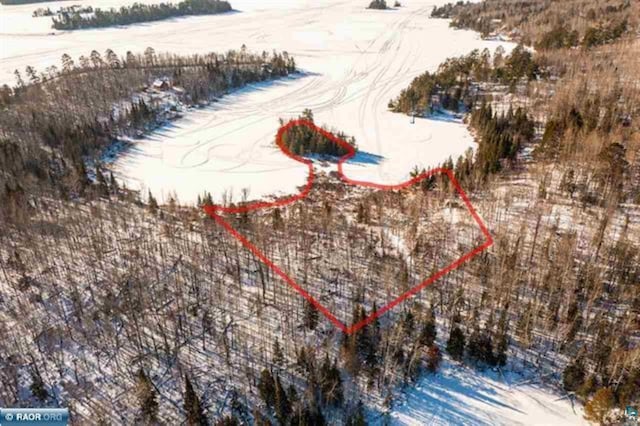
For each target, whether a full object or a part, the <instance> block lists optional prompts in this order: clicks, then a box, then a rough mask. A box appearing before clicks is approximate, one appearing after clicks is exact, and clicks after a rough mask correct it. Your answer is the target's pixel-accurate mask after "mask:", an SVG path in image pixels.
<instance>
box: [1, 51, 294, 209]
mask: <svg viewBox="0 0 640 426" xmlns="http://www.w3.org/2000/svg"><path fill="white" fill-rule="evenodd" d="M294 71H295V61H294V59H293V58H292V57H290V56H289V55H288V54H286V53H283V54H280V53H276V52H273V53H271V54H269V53H267V52H263V53H262V54H251V53H248V52H247V51H246V48H244V47H243V49H242V50H240V51H233V50H231V51H229V52H228V53H226V54H215V53H212V54H207V55H192V56H179V55H170V54H156V53H155V51H154V50H153V49H151V48H149V49H147V50H146V51H145V53H144V54H133V53H131V52H128V53H127V55H126V57H119V56H117V55H116V54H115V53H114V52H113V51H112V50H110V49H109V50H107V51H106V53H105V55H104V56H103V55H101V54H100V53H99V52H97V51H93V52H91V54H90V55H89V56H88V57H86V56H82V57H80V58H79V60H78V61H77V62H76V61H74V60H73V59H72V58H71V57H70V56H68V55H63V57H62V66H61V68H57V67H50V68H48V69H47V72H46V73H38V72H37V71H36V70H35V69H34V68H33V67H27V69H26V76H25V78H23V76H22V73H21V72H20V71H17V70H16V72H15V74H16V81H17V84H16V86H15V87H13V88H11V87H9V86H6V85H5V86H3V87H2V88H0V107H2V108H3V110H4V111H3V114H2V115H1V116H0V129H2V138H1V142H0V164H3V165H5V166H6V167H5V168H3V174H2V175H0V198H4V196H6V195H7V194H9V193H11V192H12V191H25V190H28V188H31V189H34V188H37V187H38V185H42V184H45V185H46V187H51V188H56V189H58V190H61V191H63V192H65V193H72V194H78V193H82V191H83V190H84V189H85V187H86V182H87V177H86V170H85V169H84V163H85V159H86V158H90V157H92V156H94V155H98V154H99V152H100V150H101V149H103V148H105V147H106V146H108V145H110V144H111V143H112V142H113V140H114V139H116V138H118V137H119V136H123V135H136V134H139V132H144V131H146V130H148V129H149V128H152V127H154V126H156V125H157V124H158V121H159V120H160V121H161V120H164V119H165V118H163V117H164V114H165V110H166V108H167V106H166V105H164V104H163V103H162V102H158V101H156V100H154V97H153V96H152V95H151V94H145V93H146V92H145V90H146V89H145V88H148V87H149V86H150V84H151V83H152V82H153V81H154V80H155V79H158V78H161V79H166V80H168V81H169V82H170V84H171V86H172V87H176V88H177V90H175V91H172V93H173V96H175V97H176V99H179V100H180V101H181V102H182V103H184V104H186V105H197V104H199V103H202V102H208V101H210V100H211V99H212V98H214V97H215V96H220V95H223V94H224V93H226V92H227V91H229V90H231V89H233V88H237V87H241V86H243V85H245V84H247V83H251V82H256V81H264V80H268V79H272V78H278V77H282V76H285V75H288V74H289V73H291V72H294ZM25 79H26V81H25ZM89 100H90V101H89ZM36 183H38V184H36Z"/></svg>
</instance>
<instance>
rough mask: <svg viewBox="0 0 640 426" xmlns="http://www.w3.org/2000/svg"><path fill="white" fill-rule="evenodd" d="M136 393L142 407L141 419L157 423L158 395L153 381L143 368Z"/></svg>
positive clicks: (140, 371) (137, 378) (145, 422)
mask: <svg viewBox="0 0 640 426" xmlns="http://www.w3.org/2000/svg"><path fill="white" fill-rule="evenodd" d="M135 393H136V398H137V400H138V405H139V407H140V417H141V419H140V420H141V421H142V423H143V424H155V423H156V422H157V420H158V400H157V395H156V391H155V388H154V386H153V383H151V380H150V379H149V377H147V375H146V373H145V372H144V370H143V369H140V370H138V373H137V377H136V391H135Z"/></svg>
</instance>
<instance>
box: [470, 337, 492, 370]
mask: <svg viewBox="0 0 640 426" xmlns="http://www.w3.org/2000/svg"><path fill="white" fill-rule="evenodd" d="M467 355H468V356H469V358H470V359H471V360H473V361H475V362H477V363H481V364H488V365H495V358H494V355H493V342H492V339H491V336H490V335H489V334H488V333H487V332H486V331H485V330H479V329H475V330H474V331H473V333H471V336H470V337H469V344H468V345H467Z"/></svg>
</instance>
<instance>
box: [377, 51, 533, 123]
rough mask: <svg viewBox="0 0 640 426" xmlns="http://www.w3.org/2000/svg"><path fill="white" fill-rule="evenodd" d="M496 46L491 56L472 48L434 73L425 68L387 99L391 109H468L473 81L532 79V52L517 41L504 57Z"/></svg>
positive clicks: (475, 90)
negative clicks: (397, 92)
mask: <svg viewBox="0 0 640 426" xmlns="http://www.w3.org/2000/svg"><path fill="white" fill-rule="evenodd" d="M503 52H504V51H503V50H501V49H497V50H496V53H495V54H494V57H493V58H492V57H491V54H490V52H489V50H488V49H485V50H483V51H479V50H477V49H476V50H474V51H472V52H471V53H469V54H468V55H465V56H461V57H458V58H449V59H447V60H446V61H445V62H444V63H442V64H441V65H440V66H439V67H438V70H437V71H436V72H435V73H430V72H428V71H427V72H425V73H424V74H421V75H419V76H418V77H416V78H415V79H414V80H413V81H412V82H411V84H410V85H409V87H407V88H406V89H404V90H402V92H400V96H398V98H397V99H395V100H392V101H390V102H389V107H390V108H391V109H393V111H395V112H403V113H412V114H420V115H421V114H423V113H424V112H427V113H430V112H433V111H435V110H438V109H445V110H450V111H454V112H457V111H459V110H469V109H472V108H473V106H474V104H475V102H476V100H477V97H478V88H477V84H478V83H481V82H494V83H500V84H507V85H510V86H512V88H513V86H515V84H516V83H518V82H519V81H520V80H522V79H524V80H532V79H534V78H535V77H536V76H537V75H539V74H540V73H541V71H540V66H539V64H538V63H537V62H536V61H535V60H534V59H533V55H532V54H531V52H529V51H528V50H527V49H525V48H524V47H523V46H522V45H518V46H517V47H516V48H515V49H513V51H512V52H511V53H510V54H509V55H507V56H506V57H505V56H504V55H503Z"/></svg>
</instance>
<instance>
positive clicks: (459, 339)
mask: <svg viewBox="0 0 640 426" xmlns="http://www.w3.org/2000/svg"><path fill="white" fill-rule="evenodd" d="M464 349H465V338H464V333H463V332H462V330H461V329H460V327H458V326H457V325H456V326H454V327H453V329H451V333H450V334H449V340H448V341H447V353H449V355H451V358H453V359H454V360H456V361H462V358H463V356H464Z"/></svg>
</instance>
